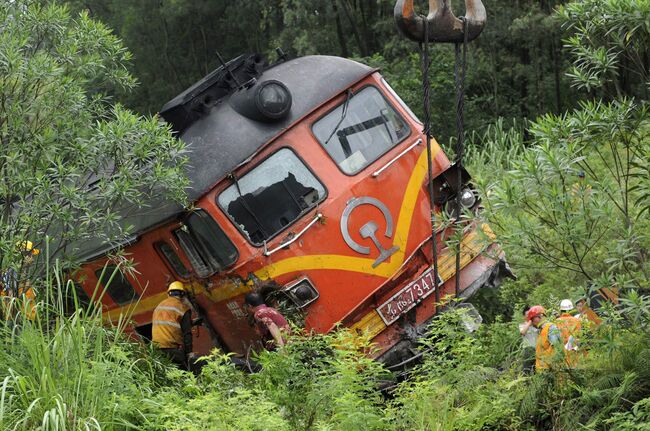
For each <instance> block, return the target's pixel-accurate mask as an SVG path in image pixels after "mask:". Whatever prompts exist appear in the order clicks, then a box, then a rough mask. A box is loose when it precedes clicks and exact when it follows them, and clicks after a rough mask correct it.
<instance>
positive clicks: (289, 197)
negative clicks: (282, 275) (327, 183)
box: [217, 148, 325, 245]
mask: <svg viewBox="0 0 650 431" xmlns="http://www.w3.org/2000/svg"><path fill="white" fill-rule="evenodd" d="M324 198H325V187H323V185H322V184H321V183H320V182H319V181H318V179H316V177H315V176H314V175H313V174H312V173H311V171H310V170H309V169H308V168H307V166H305V164H304V163H303V162H302V161H301V160H300V159H299V158H298V156H296V155H295V154H294V153H293V151H291V150H290V149H288V148H283V149H281V150H279V151H278V152H276V153H274V154H273V155H271V156H270V157H269V158H267V159H266V160H264V161H263V162H262V163H260V164H259V165H258V166H256V167H255V168H254V169H253V170H251V171H250V172H248V173H247V174H246V175H244V176H243V177H241V178H238V179H235V180H234V184H232V185H231V186H230V187H228V188H227V189H226V190H224V191H223V192H222V193H221V194H220V195H219V198H218V199H217V202H218V204H219V206H220V207H221V209H223V210H224V211H225V212H226V213H227V214H228V215H229V216H230V218H231V219H232V220H233V222H234V223H235V225H237V226H238V227H239V228H240V230H241V231H242V232H243V233H244V234H245V236H246V237H247V238H248V239H249V240H250V241H251V242H252V243H253V244H255V245H262V244H263V243H264V241H266V240H268V239H269V238H272V237H273V236H275V235H276V234H277V233H279V232H281V231H282V230H283V229H284V228H285V227H287V226H289V225H290V224H291V223H293V222H294V221H296V220H298V219H299V218H300V217H301V216H302V215H303V214H304V213H305V212H307V211H309V210H310V209H311V208H313V207H315V206H316V204H318V202H320V201H321V200H323V199H324Z"/></svg>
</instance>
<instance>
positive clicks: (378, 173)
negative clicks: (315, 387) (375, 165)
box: [372, 138, 422, 178]
mask: <svg viewBox="0 0 650 431" xmlns="http://www.w3.org/2000/svg"><path fill="white" fill-rule="evenodd" d="M421 143H422V139H421V138H418V140H417V141H415V142H414V143H412V144H411V145H409V147H408V148H406V149H405V150H404V151H402V152H401V153H399V154H398V155H396V156H395V157H393V158H392V159H391V160H390V161H389V162H388V163H386V164H385V165H384V166H382V167H381V168H379V169H377V170H376V171H375V172H373V173H372V177H373V178H377V177H378V176H379V175H380V174H381V173H382V172H384V171H385V170H386V169H387V168H388V167H389V166H390V165H392V164H393V163H395V162H396V161H397V160H398V159H399V158H400V157H402V156H403V155H404V154H406V153H408V152H409V151H411V150H412V149H413V148H415V147H417V146H418V145H420V144H421Z"/></svg>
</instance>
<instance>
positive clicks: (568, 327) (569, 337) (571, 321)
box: [555, 299, 582, 367]
mask: <svg viewBox="0 0 650 431" xmlns="http://www.w3.org/2000/svg"><path fill="white" fill-rule="evenodd" d="M572 310H573V302H571V300H570V299H563V300H562V301H560V311H561V314H560V316H559V317H558V318H557V320H556V322H555V324H556V326H557V327H558V329H559V330H560V336H561V337H562V343H563V344H564V350H565V352H566V363H567V365H568V366H569V367H575V366H576V363H577V360H578V356H577V352H578V336H579V335H580V331H581V330H582V322H580V319H579V318H577V317H575V316H573V315H571V311H572Z"/></svg>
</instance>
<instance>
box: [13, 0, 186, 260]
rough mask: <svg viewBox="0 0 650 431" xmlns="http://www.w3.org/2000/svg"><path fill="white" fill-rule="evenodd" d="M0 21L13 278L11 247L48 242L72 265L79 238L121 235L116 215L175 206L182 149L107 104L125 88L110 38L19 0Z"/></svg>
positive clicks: (121, 59) (150, 123)
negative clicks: (155, 204)
mask: <svg viewBox="0 0 650 431" xmlns="http://www.w3.org/2000/svg"><path fill="white" fill-rule="evenodd" d="M0 22H2V23H3V24H2V32H1V33H0V140H1V142H2V147H1V149H0V177H1V181H0V220H1V224H0V267H1V268H3V269H6V268H7V267H10V266H14V267H16V268H15V269H16V270H18V269H19V268H17V266H20V265H21V263H20V262H21V260H20V257H19V256H18V254H19V250H17V249H16V247H15V244H16V242H18V241H23V240H25V239H30V240H32V241H33V242H35V243H36V245H37V246H43V245H44V244H43V241H44V239H45V236H46V235H48V234H49V235H51V236H56V239H57V241H56V244H51V247H52V249H51V250H50V252H51V253H52V254H56V253H61V254H63V255H74V250H73V249H70V248H68V247H69V245H70V244H71V243H72V242H75V241H78V240H80V239H87V238H88V235H89V234H90V233H92V234H94V235H96V237H97V239H98V240H100V241H116V240H120V239H122V238H123V237H124V235H126V234H128V229H124V227H123V226H122V224H121V223H120V220H121V217H120V215H119V213H118V211H119V210H125V211H126V210H130V211H132V212H133V214H137V213H138V210H139V209H140V208H141V207H142V202H143V201H145V200H146V198H147V197H149V196H152V195H153V196H156V195H160V194H163V195H169V197H170V198H171V199H173V200H176V201H179V202H180V201H182V199H183V194H184V190H183V189H184V187H185V185H186V184H187V181H186V180H185V178H184V175H183V172H182V167H183V164H184V160H185V158H184V156H183V152H184V144H183V143H182V142H180V141H178V140H176V139H173V138H172V136H171V134H170V132H169V130H168V128H167V127H165V126H162V125H160V124H159V122H158V120H157V119H156V118H143V117H140V116H138V115H136V114H134V113H132V112H130V111H128V110H127V109H125V108H124V107H122V106H120V105H113V104H112V103H111V99H110V98H109V97H108V96H107V94H109V93H112V92H114V90H115V89H118V88H120V89H131V88H133V86H134V82H135V80H134V78H133V77H132V76H131V75H130V74H129V73H128V72H127V70H126V65H127V63H128V61H129V60H130V58H131V56H130V54H129V52H128V51H127V50H126V49H125V48H124V47H123V45H122V43H121V42H120V40H119V39H117V38H116V37H115V36H114V35H113V34H112V33H111V30H110V29H108V28H107V27H106V26H104V25H103V24H101V23H99V22H97V21H93V20H92V19H90V18H89V17H88V14H86V13H82V14H80V15H79V16H76V17H73V16H72V15H71V14H70V12H69V11H68V9H67V8H66V7H63V6H58V5H56V4H54V3H50V4H44V3H43V2H36V1H28V0H22V1H10V2H2V4H1V5H0ZM41 256H43V255H41ZM41 263H42V261H41ZM39 267H40V269H41V270H42V269H43V266H42V265H40V266H39Z"/></svg>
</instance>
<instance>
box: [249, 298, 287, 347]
mask: <svg viewBox="0 0 650 431" xmlns="http://www.w3.org/2000/svg"><path fill="white" fill-rule="evenodd" d="M244 300H245V302H246V306H247V309H248V311H249V312H250V313H251V314H252V315H253V320H254V321H255V324H256V326H257V329H258V332H259V333H260V335H261V336H262V340H263V341H264V347H265V348H266V349H267V350H275V349H276V348H278V347H282V346H284V345H285V344H286V335H287V334H288V333H289V323H288V322H287V319H285V318H284V316H283V315H282V314H280V312H278V311H277V310H276V309H275V308H272V307H269V306H267V305H266V304H265V303H264V297H262V295H261V294H259V293H258V292H250V293H248V294H246V297H245V299H244Z"/></svg>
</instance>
